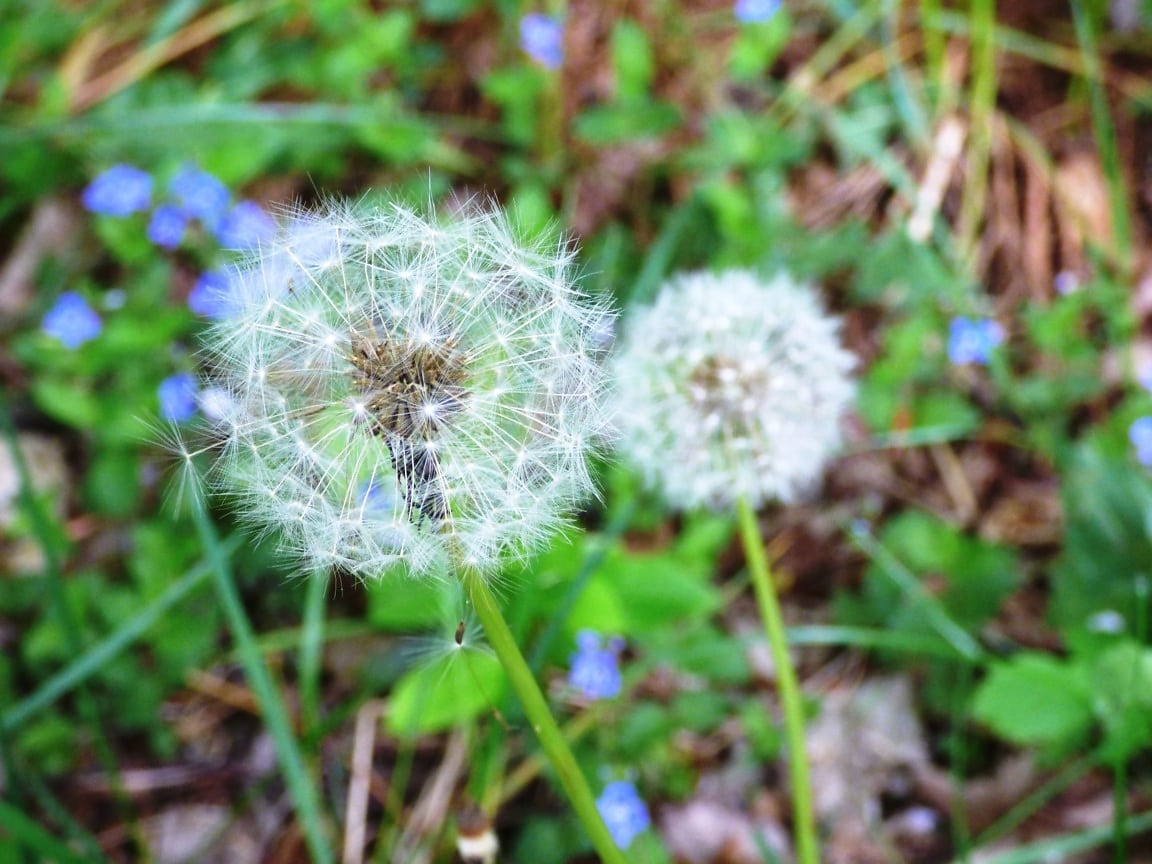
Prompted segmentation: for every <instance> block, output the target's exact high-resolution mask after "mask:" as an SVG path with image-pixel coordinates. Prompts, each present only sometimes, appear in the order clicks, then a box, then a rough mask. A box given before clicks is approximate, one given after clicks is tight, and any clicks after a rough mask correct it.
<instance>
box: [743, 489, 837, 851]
mask: <svg viewBox="0 0 1152 864" xmlns="http://www.w3.org/2000/svg"><path fill="white" fill-rule="evenodd" d="M736 509H737V515H738V516H739V520H740V539H741V541H742V542H743V545H744V555H745V557H746V558H747V560H748V570H749V573H750V574H751V577H752V586H753V588H754V589H755V591H756V602H757V604H758V605H759V607H760V616H761V618H762V619H763V622H764V632H765V634H766V635H767V636H768V645H769V647H770V648H771V651H772V662H773V663H774V664H775V666H776V682H777V688H778V689H779V692H780V706H781V708H782V710H783V713H784V740H785V742H786V743H787V746H788V777H789V779H790V780H791V784H792V830H793V834H794V835H795V842H796V860H797V861H798V862H799V864H820V851H819V845H818V842H817V838H816V817H815V813H814V810H813V806H812V781H811V778H810V777H809V773H808V755H807V752H806V750H805V746H804V703H803V700H802V696H801V693H800V685H799V683H798V682H797V680H796V670H795V669H794V668H793V666H792V659H791V658H790V657H789V656H788V643H787V641H786V639H785V635H784V616H783V614H781V611H780V601H779V599H778V598H777V596H776V585H775V583H774V582H773V580H772V572H771V570H770V569H769V566H768V556H767V555H766V554H765V552H764V543H763V540H762V539H761V537H760V526H759V525H758V524H757V522H756V514H755V512H753V510H752V507H751V505H750V504H749V503H748V501H747V499H746V498H743V497H741V498H740V499H738V500H737V502H736Z"/></svg>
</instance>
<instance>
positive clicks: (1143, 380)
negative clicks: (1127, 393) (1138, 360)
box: [1136, 360, 1152, 393]
mask: <svg viewBox="0 0 1152 864" xmlns="http://www.w3.org/2000/svg"><path fill="white" fill-rule="evenodd" d="M1136 381H1137V382H1138V383H1139V384H1140V386H1141V387H1143V388H1144V389H1145V390H1147V391H1148V392H1149V393H1152V360H1149V361H1148V362H1146V363H1143V364H1141V365H1140V368H1139V369H1137V370H1136Z"/></svg>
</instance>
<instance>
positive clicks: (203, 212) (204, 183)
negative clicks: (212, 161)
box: [168, 165, 232, 228]
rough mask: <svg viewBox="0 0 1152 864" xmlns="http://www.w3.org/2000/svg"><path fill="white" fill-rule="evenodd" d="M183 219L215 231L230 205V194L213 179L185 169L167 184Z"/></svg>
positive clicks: (190, 166) (197, 169)
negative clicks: (184, 217) (202, 224)
mask: <svg viewBox="0 0 1152 864" xmlns="http://www.w3.org/2000/svg"><path fill="white" fill-rule="evenodd" d="M168 189H169V191H170V192H171V193H172V194H173V195H174V196H175V198H176V201H177V203H178V204H179V205H180V209H181V210H183V211H184V215H185V216H188V217H189V218H192V219H199V220H200V221H201V222H203V223H204V224H205V225H207V226H208V227H209V228H215V227H216V225H218V224H219V222H220V220H221V219H223V218H224V214H225V213H226V212H227V211H228V205H229V204H230V203H231V202H232V193H230V192H229V191H228V187H227V186H225V185H224V184H223V183H222V182H221V181H220V180H218V179H217V178H216V177H215V176H214V175H212V174H209V173H208V172H207V171H201V170H200V169H199V168H197V167H196V166H195V165H185V166H184V167H183V168H181V169H180V170H179V171H178V172H177V173H176V176H175V177H173V178H172V180H171V181H170V182H169V183H168Z"/></svg>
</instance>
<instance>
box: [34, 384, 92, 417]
mask: <svg viewBox="0 0 1152 864" xmlns="http://www.w3.org/2000/svg"><path fill="white" fill-rule="evenodd" d="M32 398H33V399H35V400H36V405H37V406H38V407H39V408H40V409H41V410H43V411H44V413H45V414H48V415H49V416H51V417H53V418H55V419H57V420H59V421H61V422H62V423H66V424H68V425H69V426H73V427H75V428H78V429H91V428H93V427H94V426H95V425H96V418H97V417H99V416H100V402H99V400H97V398H96V396H95V394H93V393H92V391H91V390H89V389H88V388H87V387H86V386H84V385H83V384H81V383H79V382H76V383H74V382H70V381H62V380H59V379H54V378H43V377H42V378H38V379H36V380H35V381H33V382H32Z"/></svg>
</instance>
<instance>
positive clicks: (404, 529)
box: [202, 204, 609, 577]
mask: <svg viewBox="0 0 1152 864" xmlns="http://www.w3.org/2000/svg"><path fill="white" fill-rule="evenodd" d="M513 265H514V266H513ZM570 265H571V252H570V250H568V249H567V248H566V247H561V248H559V249H556V248H552V249H549V248H548V247H546V246H545V245H543V244H542V242H541V245H537V246H533V245H529V244H526V243H525V242H523V241H520V240H518V239H517V238H516V236H515V232H514V230H513V229H512V227H511V226H510V225H509V224H508V223H507V220H506V217H504V216H503V215H501V214H499V213H488V212H479V211H477V212H469V213H465V214H462V215H458V216H455V217H454V218H453V220H452V221H439V220H437V218H436V217H435V216H434V215H428V214H426V213H424V212H421V211H418V210H415V209H412V208H408V207H406V206H402V205H399V204H389V205H384V206H381V207H378V208H376V209H370V208H367V207H364V206H353V205H329V206H328V207H327V208H326V209H324V210H322V211H317V212H303V211H301V212H295V213H292V214H289V216H288V218H287V219H285V220H284V221H283V223H282V224H281V225H280V226H279V228H278V232H277V234H276V235H275V236H274V237H272V238H271V239H270V240H268V241H267V242H263V243H261V245H260V246H259V248H258V249H257V250H255V251H253V252H251V253H250V254H249V257H248V259H247V260H246V261H244V262H241V263H240V264H239V265H237V267H236V269H235V271H234V272H230V273H229V275H228V304H227V305H228V308H227V314H226V317H217V318H216V320H215V321H214V322H213V323H212V324H211V325H210V326H209V327H208V330H207V335H206V339H205V357H204V359H205V365H206V367H207V369H208V376H207V377H208V379H209V380H207V381H205V382H204V387H203V388H202V392H208V391H209V390H211V389H215V390H216V391H218V392H220V393H222V394H226V396H227V399H226V400H222V401H223V402H224V404H226V406H227V407H226V408H225V409H224V410H221V411H219V412H215V413H216V415H217V416H214V417H213V416H210V417H208V418H206V419H207V420H208V421H211V422H212V423H213V427H212V434H214V435H215V436H217V437H219V438H220V447H219V452H220V456H219V458H218V460H217V463H216V467H215V469H214V470H213V472H212V474H211V476H210V478H209V479H210V482H211V483H212V485H213V487H214V488H215V489H216V491H217V492H218V493H220V494H223V495H226V496H228V497H230V498H231V499H232V500H233V501H234V502H235V504H236V507H237V510H238V512H239V513H241V515H243V516H244V517H245V518H247V519H248V520H249V521H251V522H252V523H254V524H255V525H257V526H259V527H260V529H261V530H272V529H275V530H277V531H278V533H279V535H280V536H282V538H283V541H284V543H285V545H286V547H287V548H288V549H289V550H290V551H292V552H293V553H295V554H297V555H298V556H299V557H300V558H301V559H303V560H304V561H306V562H307V563H308V564H311V565H319V566H331V567H339V568H341V569H343V570H346V571H349V572H352V573H354V574H357V575H360V576H362V577H373V576H379V575H381V574H382V573H383V572H384V571H386V570H388V569H390V568H392V567H394V566H402V567H406V568H407V570H408V571H409V573H410V574H412V575H416V576H429V577H438V576H444V575H447V574H448V573H449V563H450V560H451V559H452V558H453V557H458V558H459V559H460V560H462V561H464V562H465V563H466V564H467V565H468V566H470V567H472V568H474V569H476V570H477V571H479V572H481V573H483V574H491V573H493V572H495V570H496V569H497V568H498V567H499V565H500V564H501V563H502V562H503V561H505V560H506V559H507V558H509V557H516V556H522V555H524V554H526V553H527V552H528V551H529V550H531V549H533V548H535V547H536V546H538V545H539V543H540V542H541V541H542V540H543V539H545V538H546V537H547V536H548V535H549V534H550V533H552V532H553V531H555V530H557V528H559V527H560V526H561V525H562V524H563V521H564V516H565V513H566V511H567V510H569V509H570V508H571V507H572V506H573V505H574V504H575V503H576V502H577V501H579V500H580V499H581V498H583V497H585V496H587V495H588V494H590V493H592V492H593V491H594V490H593V488H592V482H591V477H590V473H589V470H588V467H587V464H586V462H587V458H588V455H589V453H590V451H591V450H592V449H593V445H594V444H595V442H597V441H599V440H602V438H603V437H604V435H605V432H606V426H607V414H606V410H605V409H604V408H603V407H602V402H603V400H602V398H601V397H602V395H603V393H604V389H605V378H606V376H605V374H604V371H603V369H602V367H601V365H600V364H599V363H598V362H595V360H594V358H595V357H596V352H597V348H596V344H595V343H596V339H597V335H596V332H595V328H596V327H597V326H602V323H601V322H602V319H603V318H604V316H605V315H607V314H609V310H608V309H607V308H606V307H605V306H604V305H603V304H597V303H595V302H592V301H589V300H586V299H585V298H583V297H582V296H581V295H580V294H579V292H578V291H576V289H575V288H574V287H573V286H572V284H571V276H570ZM369 493H370V494H369Z"/></svg>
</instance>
